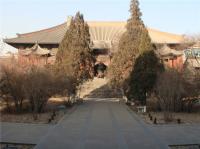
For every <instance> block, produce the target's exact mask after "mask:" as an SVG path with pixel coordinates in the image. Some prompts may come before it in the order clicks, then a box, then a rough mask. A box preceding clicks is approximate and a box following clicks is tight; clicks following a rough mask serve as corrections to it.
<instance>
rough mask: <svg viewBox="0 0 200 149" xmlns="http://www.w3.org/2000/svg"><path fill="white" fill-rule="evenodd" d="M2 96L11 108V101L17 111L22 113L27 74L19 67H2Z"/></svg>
mask: <svg viewBox="0 0 200 149" xmlns="http://www.w3.org/2000/svg"><path fill="white" fill-rule="evenodd" d="M0 91H1V93H0V94H1V96H2V97H3V98H4V99H5V100H6V102H7V107H8V108H9V105H10V103H9V102H10V100H9V99H11V102H14V105H15V111H16V112H22V108H23V107H22V106H23V101H24V98H25V96H24V91H25V73H24V72H23V70H22V69H21V68H18V66H17V65H15V66H14V65H10V66H8V65H2V66H1V79H0Z"/></svg>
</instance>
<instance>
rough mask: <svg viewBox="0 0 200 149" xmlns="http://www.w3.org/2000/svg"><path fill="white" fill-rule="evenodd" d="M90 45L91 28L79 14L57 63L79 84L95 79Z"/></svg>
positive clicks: (67, 35) (70, 28)
mask: <svg viewBox="0 0 200 149" xmlns="http://www.w3.org/2000/svg"><path fill="white" fill-rule="evenodd" d="M90 44H91V41H90V33H89V26H88V24H87V23H85V22H84V18H83V15H82V14H80V13H79V12H78V13H77V14H76V16H75V18H72V20H71V23H70V26H69V28H68V30H67V32H66V34H65V36H64V38H63V40H62V42H61V43H60V46H59V50H58V53H57V57H56V62H57V66H58V67H59V68H61V71H64V72H65V73H66V74H67V75H70V76H73V77H75V78H76V79H77V81H78V82H79V83H81V82H82V81H85V80H87V79H90V78H92V77H93V66H94V57H93V55H92V51H91V49H90Z"/></svg>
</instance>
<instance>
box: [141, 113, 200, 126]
mask: <svg viewBox="0 0 200 149" xmlns="http://www.w3.org/2000/svg"><path fill="white" fill-rule="evenodd" d="M138 115H139V116H140V117H142V119H143V120H144V121H145V122H147V123H149V124H153V123H154V120H155V118H156V122H157V124H177V123H179V122H180V123H181V124H200V113H172V115H173V120H172V121H171V122H165V120H164V116H163V115H164V114H163V112H150V115H151V117H152V120H151V119H150V116H149V113H146V114H138ZM179 120H180V121H179Z"/></svg>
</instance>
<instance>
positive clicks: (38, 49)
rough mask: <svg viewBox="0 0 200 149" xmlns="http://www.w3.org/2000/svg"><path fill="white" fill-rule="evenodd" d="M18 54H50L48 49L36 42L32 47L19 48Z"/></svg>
mask: <svg viewBox="0 0 200 149" xmlns="http://www.w3.org/2000/svg"><path fill="white" fill-rule="evenodd" d="M20 54H22V55H24V56H28V55H38V56H43V55H48V54H50V51H49V50H47V49H44V48H41V47H40V46H39V44H38V43H36V44H35V45H34V46H33V47H32V48H30V49H26V50H21V51H20Z"/></svg>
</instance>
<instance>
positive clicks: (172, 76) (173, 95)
mask: <svg viewBox="0 0 200 149" xmlns="http://www.w3.org/2000/svg"><path fill="white" fill-rule="evenodd" d="M184 93H185V89H184V79H183V77H182V75H181V74H180V73H179V72H177V71H176V70H167V71H166V72H164V73H163V74H161V75H160V76H159V78H158V81H157V85H156V94H157V97H158V102H159V104H160V107H161V109H162V110H163V111H164V119H165V120H166V121H170V120H172V112H180V111H181V110H182V98H183V97H184Z"/></svg>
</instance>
